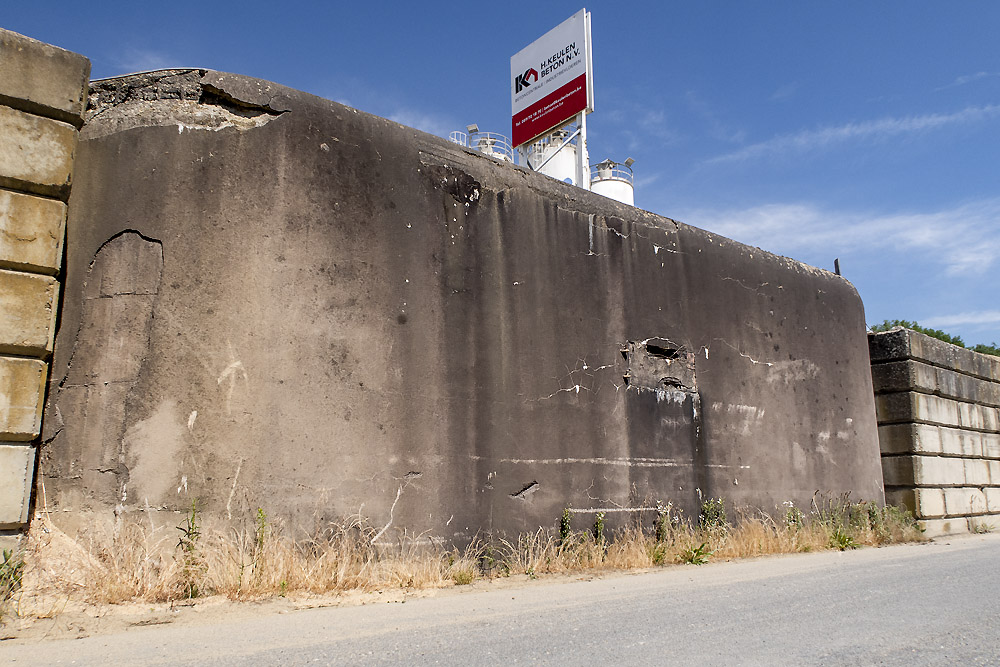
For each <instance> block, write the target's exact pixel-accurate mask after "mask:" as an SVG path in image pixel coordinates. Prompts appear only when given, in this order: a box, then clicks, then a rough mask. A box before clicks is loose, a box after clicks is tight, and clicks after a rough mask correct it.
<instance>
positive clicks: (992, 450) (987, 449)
mask: <svg viewBox="0 0 1000 667" xmlns="http://www.w3.org/2000/svg"><path fill="white" fill-rule="evenodd" d="M982 442H983V456H985V457H986V458H988V459H1000V433H983V434H982Z"/></svg>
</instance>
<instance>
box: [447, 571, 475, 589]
mask: <svg viewBox="0 0 1000 667" xmlns="http://www.w3.org/2000/svg"><path fill="white" fill-rule="evenodd" d="M475 579H476V573H475V572H474V571H473V570H472V568H461V569H457V570H453V571H452V573H451V580H452V581H454V582H455V585H456V586H468V585H469V584H471V583H472V582H473V581H475Z"/></svg>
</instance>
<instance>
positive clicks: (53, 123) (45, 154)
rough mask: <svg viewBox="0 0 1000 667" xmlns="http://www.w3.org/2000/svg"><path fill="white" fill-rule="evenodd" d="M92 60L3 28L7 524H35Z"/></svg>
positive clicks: (0, 419)
mask: <svg viewBox="0 0 1000 667" xmlns="http://www.w3.org/2000/svg"><path fill="white" fill-rule="evenodd" d="M89 78H90V61H88V60H87V59H86V58H84V57H83V56H80V55H77V54H75V53H71V52H69V51H65V50H63V49H59V48H56V47H54V46H50V45H48V44H43V43H42V42H38V41H35V40H33V39H29V38H27V37H24V36H22V35H19V34H17V33H13V32H9V31H6V30H2V29H0V530H10V529H18V528H20V527H23V526H24V525H25V524H26V523H27V521H28V512H29V508H30V506H31V489H32V482H33V477H34V470H35V454H36V450H37V445H38V438H39V435H40V433H41V422H42V407H43V404H44V402H45V384H46V380H47V378H48V361H49V359H50V357H51V354H52V345H53V339H54V337H55V331H56V323H57V309H58V301H59V292H60V282H59V280H60V271H61V268H62V258H63V239H64V237H65V230H66V201H67V198H68V197H69V191H70V185H71V183H72V172H73V158H74V155H75V154H76V147H77V135H78V131H79V128H80V126H81V125H82V124H83V111H84V108H85V107H86V103H87V86H88V82H89Z"/></svg>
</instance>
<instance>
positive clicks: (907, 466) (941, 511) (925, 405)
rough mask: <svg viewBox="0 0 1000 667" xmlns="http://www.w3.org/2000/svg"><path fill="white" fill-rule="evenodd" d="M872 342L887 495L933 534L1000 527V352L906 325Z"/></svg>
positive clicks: (869, 341) (870, 345) (879, 335)
mask: <svg viewBox="0 0 1000 667" xmlns="http://www.w3.org/2000/svg"><path fill="white" fill-rule="evenodd" d="M868 343H869V350H870V353H871V361H872V380H873V385H874V389H875V406H876V412H877V416H878V431H879V446H880V449H881V451H882V471H883V477H884V480H885V492H886V493H885V495H886V502H888V503H894V504H903V505H905V506H906V507H909V508H910V509H911V510H913V512H914V514H915V515H916V516H917V518H918V519H920V521H921V522H922V524H923V525H924V527H925V529H926V530H927V533H928V534H929V535H942V534H949V533H960V532H967V531H970V530H976V529H977V528H978V527H980V526H982V525H986V526H992V527H994V528H995V527H1000V358H998V357H993V356H990V355H985V354H978V353H976V352H973V351H971V350H967V349H965V348H961V347H958V346H955V345H951V344H949V343H945V342H943V341H940V340H937V339H935V338H931V337H930V336H926V335H924V334H921V333H917V332H915V331H910V330H907V329H897V330H895V331H889V332H885V333H877V334H870V335H869V337H868Z"/></svg>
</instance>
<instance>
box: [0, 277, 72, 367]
mask: <svg viewBox="0 0 1000 667" xmlns="http://www.w3.org/2000/svg"><path fill="white" fill-rule="evenodd" d="M58 298H59V283H58V282H56V279H55V278H53V277H51V276H40V275H37V274H34V273H22V272H20V271H5V270H2V269H0V353H5V354H26V355H38V356H45V355H47V354H48V353H49V352H51V351H52V338H53V336H54V335H55V324H56V300H57V299H58Z"/></svg>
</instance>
